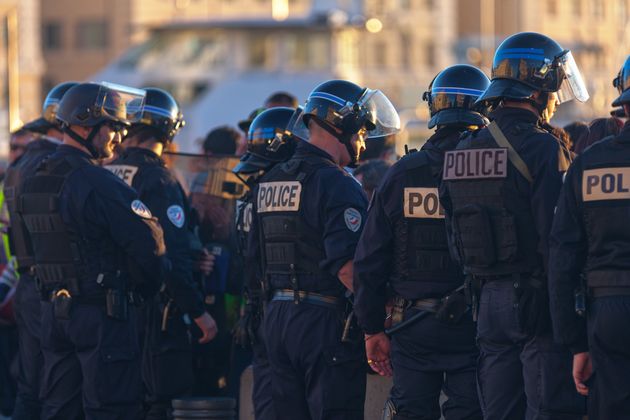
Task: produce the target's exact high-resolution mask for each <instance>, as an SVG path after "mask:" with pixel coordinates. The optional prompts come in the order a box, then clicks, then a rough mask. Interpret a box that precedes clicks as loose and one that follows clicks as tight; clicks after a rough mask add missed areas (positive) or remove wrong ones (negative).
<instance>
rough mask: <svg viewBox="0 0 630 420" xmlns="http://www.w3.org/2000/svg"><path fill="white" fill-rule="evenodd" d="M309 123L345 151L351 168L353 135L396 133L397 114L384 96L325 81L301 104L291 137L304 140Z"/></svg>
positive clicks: (343, 83)
mask: <svg viewBox="0 0 630 420" xmlns="http://www.w3.org/2000/svg"><path fill="white" fill-rule="evenodd" d="M311 119H313V120H314V121H315V122H316V123H317V125H319V126H320V127H322V128H323V129H324V130H326V131H327V132H328V133H330V134H331V135H332V136H333V137H335V138H336V139H337V140H339V142H340V143H342V144H343V145H344V146H345V147H346V149H347V150H348V152H349V154H350V157H351V159H352V161H351V165H354V164H355V163H356V161H355V160H356V156H355V152H354V151H353V150H352V143H351V139H352V137H353V136H354V135H355V134H358V133H359V132H360V131H362V130H365V135H366V137H368V138H371V137H383V136H386V135H388V134H394V133H397V132H398V131H399V130H400V118H399V116H398V112H396V109H395V108H394V106H393V105H392V103H391V102H390V101H389V99H388V98H387V96H385V95H384V94H383V93H382V92H381V91H380V90H372V89H368V88H362V87H359V86H357V85H356V84H354V83H352V82H348V81H346V80H329V81H327V82H324V83H322V84H320V85H319V86H317V87H316V88H315V89H313V91H312V92H311V93H310V95H309V97H308V99H307V100H306V102H305V104H304V112H303V116H302V118H301V121H296V122H297V123H298V124H297V125H296V126H295V127H292V132H293V134H294V135H296V136H297V137H300V138H303V139H304V140H308V138H309V134H308V129H307V127H308V124H309V121H310V120H311ZM300 122H301V123H302V124H300ZM335 129H337V130H340V131H341V133H338V132H337V131H336V130H335Z"/></svg>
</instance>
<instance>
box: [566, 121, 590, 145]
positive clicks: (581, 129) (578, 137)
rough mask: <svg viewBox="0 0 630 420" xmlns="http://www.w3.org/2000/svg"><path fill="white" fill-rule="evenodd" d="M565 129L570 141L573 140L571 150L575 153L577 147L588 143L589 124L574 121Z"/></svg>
mask: <svg viewBox="0 0 630 420" xmlns="http://www.w3.org/2000/svg"><path fill="white" fill-rule="evenodd" d="M563 129H564V131H565V132H566V133H567V134H568V135H569V139H570V140H571V150H572V151H574V152H575V151H576V150H575V148H576V147H577V145H578V144H580V143H583V142H584V141H586V138H587V137H588V131H589V130H588V124H586V123H583V122H582V121H574V122H572V123H570V124H567V125H565V126H564V127H563Z"/></svg>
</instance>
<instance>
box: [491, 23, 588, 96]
mask: <svg viewBox="0 0 630 420" xmlns="http://www.w3.org/2000/svg"><path fill="white" fill-rule="evenodd" d="M534 92H543V93H552V92H556V93H557V95H558V102H559V103H562V102H566V101H569V100H572V99H577V100H578V101H580V102H585V101H586V100H587V99H588V97H589V95H588V90H587V89H586V85H585V84H584V80H583V79H582V75H581V74H580V70H579V69H578V66H577V64H576V63H575V60H574V59H573V55H572V54H571V51H569V50H565V49H563V48H562V47H561V46H560V44H558V43H557V42H556V41H554V40H553V39H551V38H549V37H547V36H545V35H542V34H539V33H535V32H521V33H517V34H515V35H512V36H510V37H508V38H507V39H505V40H504V41H503V42H502V43H501V45H499V48H497V50H496V52H495V54H494V60H493V62H492V81H491V82H490V86H489V87H488V89H486V91H485V92H484V93H483V94H482V95H481V96H480V97H479V99H478V101H480V102H481V101H483V102H489V103H496V102H497V101H499V100H501V99H512V100H529V99H530V97H531V96H532V94H533V93H534Z"/></svg>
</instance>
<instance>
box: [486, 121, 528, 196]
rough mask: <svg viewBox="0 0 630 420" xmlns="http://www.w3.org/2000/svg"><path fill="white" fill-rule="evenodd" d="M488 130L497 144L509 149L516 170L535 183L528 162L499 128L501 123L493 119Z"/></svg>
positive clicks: (509, 155)
mask: <svg viewBox="0 0 630 420" xmlns="http://www.w3.org/2000/svg"><path fill="white" fill-rule="evenodd" d="M488 130H490V134H491V135H492V137H493V138H494V140H495V141H496V142H497V144H498V145H499V146H501V147H505V148H506V149H507V151H508V159H510V162H512V164H513V165H514V167H515V168H516V170H517V171H519V172H520V174H521V175H523V176H524V177H525V179H526V180H527V181H529V183H530V184H533V183H534V178H533V177H532V174H531V173H530V172H529V168H528V167H527V164H526V163H525V162H524V161H523V159H522V158H521V157H520V156H519V154H518V153H517V152H516V150H514V148H513V147H512V145H511V144H510V141H509V140H508V139H507V138H506V137H505V134H503V131H501V129H500V128H499V125H498V124H497V123H496V122H494V121H493V122H491V123H490V125H488Z"/></svg>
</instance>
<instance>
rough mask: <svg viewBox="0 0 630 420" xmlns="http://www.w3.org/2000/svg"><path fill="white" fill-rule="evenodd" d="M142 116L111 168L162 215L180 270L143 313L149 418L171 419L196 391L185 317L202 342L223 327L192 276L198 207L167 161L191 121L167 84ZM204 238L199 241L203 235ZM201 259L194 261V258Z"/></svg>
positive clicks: (152, 91)
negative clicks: (177, 401) (175, 406)
mask: <svg viewBox="0 0 630 420" xmlns="http://www.w3.org/2000/svg"><path fill="white" fill-rule="evenodd" d="M144 90H145V91H146V98H145V104H144V111H143V113H142V117H141V118H140V120H139V121H138V122H136V123H134V124H133V125H132V126H131V127H130V128H129V132H128V134H127V136H126V138H125V140H124V142H123V147H124V151H123V152H122V154H121V156H120V157H119V158H118V159H116V160H114V161H113V162H112V163H111V164H109V165H107V166H106V168H107V169H109V170H110V171H112V172H113V173H114V174H115V175H117V176H118V177H120V178H121V179H122V180H123V181H125V182H126V183H127V184H128V185H129V186H131V187H133V189H134V190H136V191H137V192H138V195H139V197H140V200H142V202H143V203H145V204H146V205H147V207H148V208H149V210H150V211H151V213H152V214H153V215H154V216H156V217H157V218H158V220H159V221H160V224H161V226H162V229H163V231H164V243H165V244H166V252H167V256H168V258H169V260H170V261H171V263H172V265H173V269H172V270H171V272H170V273H169V275H168V276H166V277H165V283H164V287H163V288H162V290H161V293H160V295H159V296H158V297H156V298H155V299H154V300H152V301H150V302H148V304H147V305H146V310H145V312H144V316H145V317H146V319H145V320H144V322H145V325H144V327H145V329H146V330H145V342H144V347H143V360H142V362H143V380H144V384H145V387H146V389H147V394H148V399H147V402H148V405H149V410H148V413H147V417H146V418H147V419H166V418H167V416H168V412H169V410H170V401H171V400H172V399H173V398H175V397H179V396H183V395H185V394H186V393H188V392H190V391H191V386H192V376H193V372H192V354H191V348H190V339H189V336H188V327H187V325H186V323H185V318H184V316H185V315H188V316H189V317H190V318H191V319H192V320H193V321H194V322H195V324H196V325H197V327H198V328H199V330H201V338H200V339H199V342H200V343H207V342H209V341H210V340H211V339H212V338H214V336H215V335H216V332H217V327H216V324H215V322H214V320H213V319H212V317H211V316H210V315H209V314H208V312H206V310H205V307H204V304H203V299H202V297H201V291H200V289H199V287H198V285H197V284H195V282H194V281H193V265H194V262H195V261H196V259H197V258H196V256H193V255H192V247H191V240H195V238H192V237H191V236H193V235H194V233H193V232H192V231H191V225H190V220H191V217H190V216H191V210H190V206H189V204H188V200H187V197H186V195H185V193H184V191H183V189H182V187H181V186H180V184H179V183H178V182H177V180H176V179H175V177H174V176H173V174H172V173H171V172H170V171H169V170H168V169H167V168H166V166H165V163H164V161H163V160H162V158H161V156H162V152H163V151H164V149H165V148H166V147H168V145H169V144H170V143H171V142H172V141H173V138H174V137H175V135H176V134H177V132H178V131H179V129H180V128H181V127H182V126H183V124H184V120H183V118H182V114H181V112H180V108H179V105H178V104H177V102H176V101H175V99H174V98H173V97H172V96H171V95H170V94H169V93H168V92H165V91H164V90H162V89H158V88H145V89H144ZM196 240H197V241H198V239H196ZM194 260H195V261H194Z"/></svg>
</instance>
